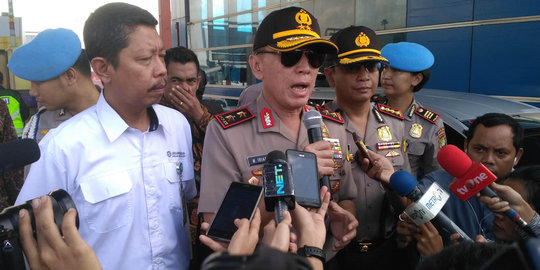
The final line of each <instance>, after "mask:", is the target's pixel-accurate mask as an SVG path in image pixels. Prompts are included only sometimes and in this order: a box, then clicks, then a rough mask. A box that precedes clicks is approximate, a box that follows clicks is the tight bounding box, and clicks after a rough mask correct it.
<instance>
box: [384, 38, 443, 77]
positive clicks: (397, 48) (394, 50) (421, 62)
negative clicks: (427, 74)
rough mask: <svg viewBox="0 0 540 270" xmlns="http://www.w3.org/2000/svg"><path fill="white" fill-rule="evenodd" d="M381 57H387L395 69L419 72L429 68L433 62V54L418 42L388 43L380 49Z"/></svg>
mask: <svg viewBox="0 0 540 270" xmlns="http://www.w3.org/2000/svg"><path fill="white" fill-rule="evenodd" d="M381 55H382V57H384V58H386V59H388V61H389V62H390V64H389V65H390V66H391V67H392V68H395V69H399V70H403V71H409V72H420V71H423V70H426V69H428V68H430V67H431V66H432V65H433V63H434V62H435V58H434V57H433V54H432V53H431V52H430V51H429V50H428V49H427V48H426V47H424V46H422V45H420V44H418V43H411V42H399V43H390V44H387V45H386V46H384V48H382V50H381Z"/></svg>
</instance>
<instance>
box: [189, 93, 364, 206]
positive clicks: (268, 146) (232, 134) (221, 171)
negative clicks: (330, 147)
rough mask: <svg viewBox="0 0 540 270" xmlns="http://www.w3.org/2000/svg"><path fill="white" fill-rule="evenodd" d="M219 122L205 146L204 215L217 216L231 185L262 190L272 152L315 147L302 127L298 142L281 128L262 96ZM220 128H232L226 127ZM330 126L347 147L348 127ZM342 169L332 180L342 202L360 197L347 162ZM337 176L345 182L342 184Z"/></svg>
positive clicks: (211, 128)
mask: <svg viewBox="0 0 540 270" xmlns="http://www.w3.org/2000/svg"><path fill="white" fill-rule="evenodd" d="M216 118H217V120H214V121H211V122H210V124H209V125H208V127H207V130H206V137H205V141H204V149H203V160H202V174H201V196H200V200H199V212H201V213H212V212H216V211H217V209H218V208H219V205H220V203H221V201H222V199H223V197H224V196H225V193H226V192H227V188H228V186H229V184H230V183H231V182H249V183H252V184H258V185H262V182H263V181H262V167H263V164H264V158H265V157H266V155H267V154H268V153H269V152H271V151H273V150H280V151H283V152H285V151H286V150H287V149H296V150H303V149H304V147H305V146H306V145H308V144H309V141H308V135H307V130H306V127H305V126H304V125H303V124H300V125H301V126H300V131H299V134H298V139H296V138H295V136H293V135H292V134H291V132H290V131H289V130H288V129H287V127H286V126H285V125H282V124H281V121H280V119H279V117H278V116H277V114H275V113H273V112H272V109H271V108H270V106H269V105H268V103H267V102H266V101H265V99H264V97H263V96H262V95H260V96H259V97H258V98H257V99H256V100H255V101H253V102H251V103H249V104H248V105H247V107H243V108H240V109H237V110H233V111H230V112H227V113H224V114H220V115H217V116H216ZM323 119H324V118H323ZM220 123H223V124H224V125H226V126H227V125H228V126H229V127H227V128H224V127H222V126H221V124H220ZM324 123H325V124H326V126H327V128H328V130H329V132H330V135H331V137H333V138H338V139H339V140H340V142H341V145H346V133H345V129H344V128H343V125H342V124H340V123H337V122H333V121H330V120H324ZM265 126H266V128H265ZM343 157H345V156H344V155H343ZM342 165H343V166H342V167H341V168H338V169H336V170H335V174H334V177H330V180H331V185H332V187H333V189H334V190H333V191H334V192H335V193H334V194H333V197H334V200H336V201H340V200H346V199H353V198H354V197H356V187H355V186H354V181H353V179H352V174H351V167H350V163H349V162H344V163H343V164H342ZM336 175H338V176H339V177H340V180H339V182H337V179H336V178H335V176H336ZM338 188H339V189H338Z"/></svg>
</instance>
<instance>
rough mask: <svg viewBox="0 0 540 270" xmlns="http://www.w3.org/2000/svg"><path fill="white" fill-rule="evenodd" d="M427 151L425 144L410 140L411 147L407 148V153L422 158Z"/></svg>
mask: <svg viewBox="0 0 540 270" xmlns="http://www.w3.org/2000/svg"><path fill="white" fill-rule="evenodd" d="M425 149H426V144H425V143H423V142H420V141H415V140H409V145H408V146H407V153H408V154H411V155H416V156H421V155H423V154H424V151H425Z"/></svg>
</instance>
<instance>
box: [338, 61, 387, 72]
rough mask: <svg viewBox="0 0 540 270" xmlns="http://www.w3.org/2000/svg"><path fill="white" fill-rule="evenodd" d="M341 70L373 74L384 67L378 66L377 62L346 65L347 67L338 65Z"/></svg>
mask: <svg viewBox="0 0 540 270" xmlns="http://www.w3.org/2000/svg"><path fill="white" fill-rule="evenodd" d="M339 66H340V67H341V68H343V69H344V70H345V72H351V73H352V72H359V71H360V70H362V69H364V70H365V71H367V72H368V73H373V72H375V71H376V70H379V67H380V69H381V70H382V69H383V68H384V65H382V64H380V63H379V62H363V63H354V64H348V65H341V64H340V65H339Z"/></svg>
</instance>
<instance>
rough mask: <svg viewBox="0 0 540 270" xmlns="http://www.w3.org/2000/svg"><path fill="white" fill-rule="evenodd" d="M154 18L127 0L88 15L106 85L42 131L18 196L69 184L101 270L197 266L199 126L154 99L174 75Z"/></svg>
mask: <svg viewBox="0 0 540 270" xmlns="http://www.w3.org/2000/svg"><path fill="white" fill-rule="evenodd" d="M156 24H157V21H156V19H155V18H154V17H153V16H152V15H151V14H150V13H149V12H147V11H145V10H143V9H141V8H139V7H136V6H132V5H129V4H126V3H111V4H107V5H104V6H102V7H100V8H98V9H96V10H95V11H94V13H92V14H91V15H90V17H89V18H88V19H87V21H86V23H85V27H84V41H85V45H86V51H87V54H88V57H89V59H91V65H92V67H93V69H94V71H95V72H96V74H98V76H99V77H100V79H101V80H102V82H103V85H104V90H103V91H102V94H101V95H100V97H99V99H98V102H97V104H96V105H95V106H93V107H90V108H89V109H87V110H85V111H83V112H81V113H79V114H77V115H76V116H74V117H73V118H71V119H69V120H68V121H66V122H64V123H63V124H61V125H60V126H59V127H58V128H57V129H54V130H52V131H51V132H49V133H48V134H47V135H46V136H45V138H43V140H42V141H41V143H40V148H41V159H40V160H39V161H38V162H36V163H34V164H33V165H32V168H31V170H30V173H29V175H28V177H27V179H26V182H25V185H24V186H23V188H22V190H21V193H20V195H19V197H18V199H17V201H18V202H22V201H25V200H28V199H32V198H34V197H37V196H40V195H43V194H45V193H48V192H49V191H50V190H53V189H58V188H62V189H65V190H66V191H67V192H68V193H69V194H70V195H71V196H72V198H73V200H74V202H75V204H76V206H77V210H78V213H79V219H80V225H79V232H80V234H81V236H82V238H83V239H84V240H85V241H86V242H88V244H89V245H90V246H91V247H92V249H94V250H95V252H96V254H97V257H98V259H99V261H100V263H101V265H102V266H103V269H187V267H188V264H189V247H188V241H187V237H188V235H187V233H186V229H185V228H184V226H183V224H184V222H183V220H182V218H183V216H184V213H183V209H182V199H189V198H191V197H193V196H195V194H196V189H195V183H194V179H193V178H194V177H193V157H192V152H191V131H190V128H189V124H188V122H187V120H186V118H185V117H184V116H183V115H182V114H181V113H179V112H177V111H175V110H172V109H169V108H166V107H164V106H161V105H156V103H157V102H158V101H159V100H160V98H161V96H162V95H163V91H164V90H163V89H164V87H165V84H166V75H167V70H166V69H165V65H164V61H163V56H164V55H165V48H164V47H163V44H162V42H161V39H160V37H159V35H158V33H157V31H156V29H155V25H156ZM183 197H184V198H183Z"/></svg>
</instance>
